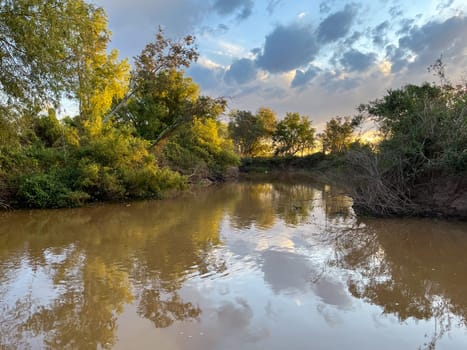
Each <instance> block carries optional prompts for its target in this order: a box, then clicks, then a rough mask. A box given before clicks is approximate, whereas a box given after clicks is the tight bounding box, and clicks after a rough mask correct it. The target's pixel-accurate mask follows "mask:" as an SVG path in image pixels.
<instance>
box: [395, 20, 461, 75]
mask: <svg viewBox="0 0 467 350" xmlns="http://www.w3.org/2000/svg"><path fill="white" fill-rule="evenodd" d="M466 35H467V17H465V16H454V17H451V18H448V19H446V20H445V21H444V22H438V21H430V22H428V23H426V24H424V25H422V26H413V27H412V28H411V29H410V30H409V31H408V33H407V34H406V35H404V36H402V37H401V38H399V49H401V50H403V51H405V52H407V53H409V54H410V53H411V54H413V55H415V59H414V60H413V62H412V63H410V66H411V68H412V69H418V70H420V69H423V70H424V69H426V67H428V65H430V64H432V63H433V62H434V61H435V60H436V59H437V58H438V57H439V56H440V55H441V54H442V55H444V56H445V57H449V59H450V60H451V61H453V62H457V63H458V64H460V63H461V62H465V61H466V55H465V50H466V49H467V41H466V40H465V37H466ZM407 64H408V62H407Z"/></svg>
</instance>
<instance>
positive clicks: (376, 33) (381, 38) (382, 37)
mask: <svg viewBox="0 0 467 350" xmlns="http://www.w3.org/2000/svg"><path fill="white" fill-rule="evenodd" d="M389 27H390V24H389V21H384V22H382V23H380V24H379V25H377V26H376V27H375V28H373V30H372V31H371V34H372V36H373V43H374V44H375V45H377V46H381V47H382V46H384V45H385V44H386V43H387V39H386V33H387V31H388V29H389Z"/></svg>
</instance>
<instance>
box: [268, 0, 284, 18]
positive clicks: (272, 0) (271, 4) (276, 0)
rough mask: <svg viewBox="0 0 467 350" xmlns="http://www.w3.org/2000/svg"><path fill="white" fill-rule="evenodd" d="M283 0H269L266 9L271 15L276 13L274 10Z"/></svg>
mask: <svg viewBox="0 0 467 350" xmlns="http://www.w3.org/2000/svg"><path fill="white" fill-rule="evenodd" d="M282 1H283V0H269V1H268V6H267V7H266V10H267V11H268V13H269V15H272V14H273V13H274V10H275V9H276V7H277V5H279V4H280V3H281V2H282Z"/></svg>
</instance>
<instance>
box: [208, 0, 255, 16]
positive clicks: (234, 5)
mask: <svg viewBox="0 0 467 350" xmlns="http://www.w3.org/2000/svg"><path fill="white" fill-rule="evenodd" d="M253 6H254V3H253V0H215V1H214V5H213V8H214V10H215V11H216V12H217V13H218V14H219V15H222V16H227V15H232V14H234V13H236V14H237V18H238V19H239V20H244V19H247V18H248V17H250V16H251V14H252V12H253Z"/></svg>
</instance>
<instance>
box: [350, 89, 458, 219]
mask: <svg viewBox="0 0 467 350" xmlns="http://www.w3.org/2000/svg"><path fill="white" fill-rule="evenodd" d="M466 102H467V89H466V86H451V85H444V86H436V85H429V84H424V85H421V86H416V85H407V86H405V87H403V88H401V89H398V90H392V91H389V92H388V93H387V95H386V96H384V97H383V98H382V99H378V100H376V101H373V102H370V103H369V104H367V105H363V106H361V107H360V110H361V111H362V112H366V113H367V114H368V116H369V117H370V118H372V119H373V120H374V121H376V122H377V123H378V125H379V128H380V131H381V132H382V134H383V136H384V138H383V140H382V141H381V143H380V144H379V145H378V147H377V148H376V150H375V152H361V151H360V152H349V153H348V155H347V160H348V164H349V167H350V169H353V170H354V171H353V176H352V179H353V180H354V181H353V182H354V183H353V189H354V191H353V192H354V193H353V196H354V200H355V203H356V206H357V208H359V209H361V210H362V211H365V212H366V213H370V214H373V215H384V216H387V215H415V214H422V213H427V212H429V211H430V210H431V209H430V208H427V206H429V204H427V203H421V200H420V194H421V192H424V193H426V194H427V196H428V198H429V197H430V196H434V195H435V186H436V184H437V183H439V180H440V179H443V178H444V177H446V176H450V177H458V178H462V177H463V176H465V174H466V172H467V166H466V164H467V162H466V159H467V114H466V113H467V110H466V106H467V103H466Z"/></svg>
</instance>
